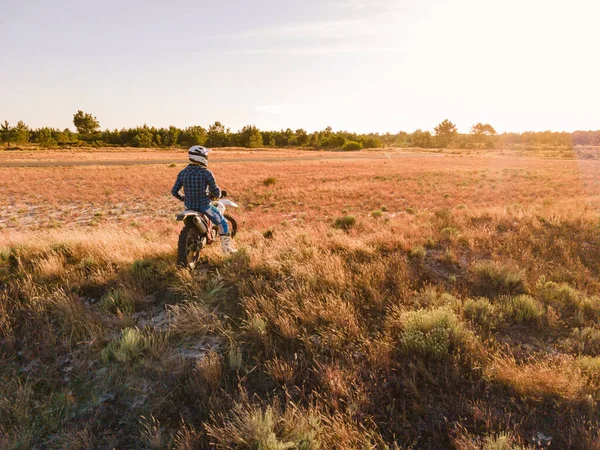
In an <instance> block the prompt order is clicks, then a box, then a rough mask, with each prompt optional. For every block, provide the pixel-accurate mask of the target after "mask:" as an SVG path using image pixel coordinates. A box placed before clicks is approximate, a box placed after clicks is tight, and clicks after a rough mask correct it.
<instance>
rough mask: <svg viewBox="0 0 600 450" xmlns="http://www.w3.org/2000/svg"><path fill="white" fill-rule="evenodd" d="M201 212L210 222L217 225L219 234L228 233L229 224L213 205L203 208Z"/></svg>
mask: <svg viewBox="0 0 600 450" xmlns="http://www.w3.org/2000/svg"><path fill="white" fill-rule="evenodd" d="M202 212H203V213H204V215H205V216H206V217H208V218H209V219H210V221H211V222H212V223H214V224H215V225H218V226H219V234H220V235H224V234H229V224H228V223H227V220H225V217H223V215H222V214H221V213H220V212H219V210H218V209H217V207H216V206H215V205H210V206H209V207H208V208H207V209H205V210H204V211H202Z"/></svg>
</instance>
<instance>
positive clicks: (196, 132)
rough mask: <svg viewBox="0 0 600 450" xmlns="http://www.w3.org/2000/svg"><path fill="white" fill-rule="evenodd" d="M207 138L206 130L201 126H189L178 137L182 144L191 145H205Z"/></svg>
mask: <svg viewBox="0 0 600 450" xmlns="http://www.w3.org/2000/svg"><path fill="white" fill-rule="evenodd" d="M206 140H207V134H206V130H205V129H204V128H202V127H200V126H192V127H187V128H186V129H185V130H183V131H182V132H181V134H180V135H179V138H178V142H179V144H180V145H183V146H184V147H191V146H192V145H205V144H206Z"/></svg>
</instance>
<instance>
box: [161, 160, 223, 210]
mask: <svg viewBox="0 0 600 450" xmlns="http://www.w3.org/2000/svg"><path fill="white" fill-rule="evenodd" d="M182 187H183V192H184V194H185V196H184V195H181V194H180V193H179V191H180V189H181V188H182ZM209 193H210V194H212V195H213V197H217V198H219V197H220V196H221V189H219V186H217V183H216V181H215V177H214V176H213V174H212V172H211V171H210V170H207V169H206V168H205V167H201V166H195V165H193V164H190V165H189V166H187V167H186V168H185V169H183V170H182V171H181V172H179V175H177V181H175V186H173V189H172V190H171V194H173V196H174V197H175V198H176V199H178V200H181V201H183V202H184V204H185V207H186V209H194V210H197V211H204V210H206V209H207V208H208V207H209V206H210V195H209Z"/></svg>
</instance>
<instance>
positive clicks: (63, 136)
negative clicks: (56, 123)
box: [56, 128, 76, 145]
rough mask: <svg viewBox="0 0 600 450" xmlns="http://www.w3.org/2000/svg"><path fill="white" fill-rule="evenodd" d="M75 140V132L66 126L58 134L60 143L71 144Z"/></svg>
mask: <svg viewBox="0 0 600 450" xmlns="http://www.w3.org/2000/svg"><path fill="white" fill-rule="evenodd" d="M74 140H76V139H75V138H74V136H73V133H72V132H71V130H69V129H68V128H65V129H64V130H62V131H61V132H60V133H58V136H57V139H56V141H57V143H58V144H59V145H64V144H71V143H72V142H73V141H74Z"/></svg>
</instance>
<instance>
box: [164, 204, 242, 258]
mask: <svg viewBox="0 0 600 450" xmlns="http://www.w3.org/2000/svg"><path fill="white" fill-rule="evenodd" d="M212 204H213V205H215V206H216V207H217V209H218V210H219V212H220V213H221V215H222V216H223V217H225V220H227V222H228V223H229V230H230V231H229V233H230V234H231V237H235V235H236V233H237V222H236V221H235V219H234V218H233V217H231V216H230V215H229V214H225V208H226V207H227V206H232V207H234V208H237V207H238V205H237V204H235V203H234V202H232V201H231V200H227V199H225V198H220V199H218V200H214V201H213V202H212ZM176 217H177V221H179V222H183V223H184V227H183V228H182V230H181V232H180V233H179V241H178V243H177V264H178V265H179V266H181V267H189V268H190V269H193V268H194V267H196V265H197V264H198V261H199V260H200V251H201V250H202V249H203V248H204V247H206V246H207V245H210V244H212V243H213V242H215V241H218V240H219V227H218V226H217V225H215V224H213V223H212V222H211V221H210V219H209V218H208V217H206V216H205V215H204V214H202V213H201V212H200V211H195V210H193V209H186V210H185V211H183V212H180V213H179V214H177V216H176Z"/></svg>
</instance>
